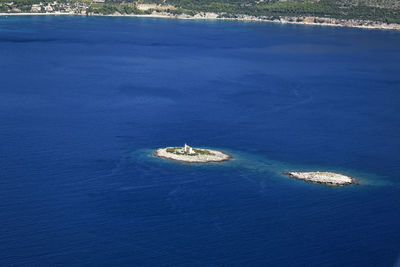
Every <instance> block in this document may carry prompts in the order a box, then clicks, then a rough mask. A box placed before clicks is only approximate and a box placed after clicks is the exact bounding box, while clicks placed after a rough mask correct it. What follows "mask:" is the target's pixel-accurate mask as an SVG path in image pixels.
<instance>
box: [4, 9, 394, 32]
mask: <svg viewBox="0 0 400 267" xmlns="http://www.w3.org/2000/svg"><path fill="white" fill-rule="evenodd" d="M1 16H82V17H83V16H85V17H86V16H88V17H92V16H93V17H137V18H163V19H181V20H225V21H245V22H268V23H276V24H296V25H308V26H329V27H341V28H358V29H372V30H395V31H400V24H386V23H383V22H372V21H361V20H360V21H357V20H336V19H331V18H319V17H302V18H305V20H306V21H303V20H302V21H297V19H298V18H296V17H285V18H280V19H279V20H277V19H276V20H269V19H265V18H262V17H253V16H247V15H238V17H236V18H222V17H218V14H216V13H203V14H196V15H194V16H189V15H173V14H169V13H161V14H148V15H147V14H142V15H138V14H111V15H102V14H90V15H86V14H77V13H62V12H59V13H55V12H54V13H29V12H28V13H0V17H1ZM315 20H316V21H318V22H313V21H315ZM329 21H335V22H336V23H331V22H329ZM360 23H361V24H362V23H364V24H369V25H359V24H360Z"/></svg>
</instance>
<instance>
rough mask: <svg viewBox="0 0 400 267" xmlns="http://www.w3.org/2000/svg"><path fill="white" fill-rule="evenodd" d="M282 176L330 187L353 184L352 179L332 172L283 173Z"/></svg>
mask: <svg viewBox="0 0 400 267" xmlns="http://www.w3.org/2000/svg"><path fill="white" fill-rule="evenodd" d="M284 174H285V175H288V176H289V177H291V178H296V179H299V180H303V181H306V182H309V183H315V184H324V185H330V186H344V185H351V184H355V182H354V179H353V178H352V177H350V176H347V175H343V174H339V173H333V172H285V173H284Z"/></svg>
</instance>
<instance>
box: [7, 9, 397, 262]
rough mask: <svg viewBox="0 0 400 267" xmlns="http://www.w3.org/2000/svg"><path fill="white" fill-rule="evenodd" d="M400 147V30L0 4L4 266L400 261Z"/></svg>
mask: <svg viewBox="0 0 400 267" xmlns="http://www.w3.org/2000/svg"><path fill="white" fill-rule="evenodd" d="M185 142H186V143H188V144H189V145H192V146H194V147H206V148H214V149H220V150H223V151H225V152H227V153H229V154H231V155H232V156H233V160H231V161H229V162H224V163H219V164H218V163H214V164H210V165H196V164H195V165H188V164H182V163H179V162H170V161H167V160H163V159H159V158H156V157H154V156H152V153H153V151H154V149H156V148H159V147H165V146H182V145H183V144H184V143H185ZM399 153H400V32H395V31H384V30H361V29H348V28H334V27H319V26H314V27H310V26H300V25H279V24H271V23H257V22H251V23H248V22H233V21H231V22H228V21H187V20H167V19H154V18H116V17H114V18H110V17H107V18H106V17H73V16H71V17H69V16H30V17H24V16H18V17H12V16H2V17H0V266H55V265H60V266H363V267H364V266H374V267H375V266H398V264H400V263H399V260H400V259H399V257H400V156H399ZM295 170H297V171H317V170H326V171H335V172H340V173H344V174H347V175H350V176H353V177H355V178H356V180H357V182H358V183H359V184H360V185H354V186H347V187H328V186H324V185H317V184H309V183H306V182H304V181H299V180H295V179H291V178H289V177H287V176H285V175H283V174H282V173H283V172H285V171H295Z"/></svg>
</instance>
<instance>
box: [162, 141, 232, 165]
mask: <svg viewBox="0 0 400 267" xmlns="http://www.w3.org/2000/svg"><path fill="white" fill-rule="evenodd" d="M154 155H155V156H156V157H159V158H164V159H169V160H176V161H181V162H186V163H209V162H221V161H227V160H229V159H231V158H232V157H231V156H230V155H228V154H225V153H223V152H221V151H217V150H211V149H200V148H192V147H190V146H188V145H187V144H185V145H184V146H183V147H167V148H159V149H157V150H156V151H155V153H154Z"/></svg>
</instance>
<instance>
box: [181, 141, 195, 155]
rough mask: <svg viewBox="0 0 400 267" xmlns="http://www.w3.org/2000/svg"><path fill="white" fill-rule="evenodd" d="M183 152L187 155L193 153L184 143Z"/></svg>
mask: <svg viewBox="0 0 400 267" xmlns="http://www.w3.org/2000/svg"><path fill="white" fill-rule="evenodd" d="M183 152H185V153H189V154H193V153H194V151H193V148H192V147H191V146H188V145H187V144H186V143H185V146H184V147H183Z"/></svg>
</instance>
